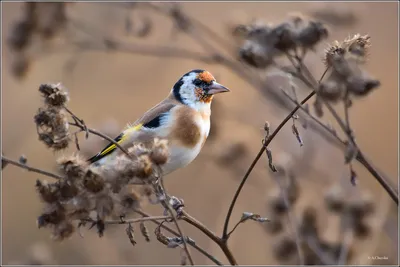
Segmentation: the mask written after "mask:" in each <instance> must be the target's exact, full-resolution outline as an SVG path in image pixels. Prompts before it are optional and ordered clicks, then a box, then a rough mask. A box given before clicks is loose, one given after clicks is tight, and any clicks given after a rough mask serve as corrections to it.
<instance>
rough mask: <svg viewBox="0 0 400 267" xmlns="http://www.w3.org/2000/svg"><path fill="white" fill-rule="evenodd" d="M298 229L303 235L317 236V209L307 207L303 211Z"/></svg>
mask: <svg viewBox="0 0 400 267" xmlns="http://www.w3.org/2000/svg"><path fill="white" fill-rule="evenodd" d="M299 231H300V232H301V234H302V235H304V236H314V237H316V236H318V228H317V211H316V210H315V209H314V208H313V207H307V208H306V209H305V210H304V211H303V214H302V219H301V223H300V226H299Z"/></svg>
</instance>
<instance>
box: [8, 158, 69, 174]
mask: <svg viewBox="0 0 400 267" xmlns="http://www.w3.org/2000/svg"><path fill="white" fill-rule="evenodd" d="M1 162H2V165H3V166H4V165H5V164H4V163H6V164H11V165H14V166H17V167H19V168H22V169H25V170H28V171H30V172H35V173H39V174H42V175H45V176H48V177H51V178H55V179H57V180H60V179H63V177H62V176H60V175H57V174H55V173H51V172H48V171H44V170H41V169H38V168H34V167H30V166H28V165H26V164H22V163H19V162H18V161H15V160H12V159H9V158H7V157H5V156H4V155H1Z"/></svg>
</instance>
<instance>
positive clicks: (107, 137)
mask: <svg viewBox="0 0 400 267" xmlns="http://www.w3.org/2000/svg"><path fill="white" fill-rule="evenodd" d="M69 125H72V126H75V127H78V128H81V130H82V131H85V130H87V131H88V132H89V133H91V134H94V135H97V136H100V137H101V138H103V139H105V140H107V141H109V142H110V143H113V144H114V145H115V146H116V147H118V148H119V149H120V150H121V151H122V152H124V153H125V154H126V155H127V156H128V157H129V158H131V159H132V156H131V155H130V154H129V153H128V151H127V150H126V149H125V148H123V147H122V146H121V145H120V144H118V143H117V142H115V140H114V139H112V138H111V137H109V136H107V135H105V134H103V133H101V132H98V131H96V130H94V129H90V128H87V127H85V126H82V125H80V124H77V123H74V122H70V123H69Z"/></svg>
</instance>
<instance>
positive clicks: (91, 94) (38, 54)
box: [1, 2, 399, 265]
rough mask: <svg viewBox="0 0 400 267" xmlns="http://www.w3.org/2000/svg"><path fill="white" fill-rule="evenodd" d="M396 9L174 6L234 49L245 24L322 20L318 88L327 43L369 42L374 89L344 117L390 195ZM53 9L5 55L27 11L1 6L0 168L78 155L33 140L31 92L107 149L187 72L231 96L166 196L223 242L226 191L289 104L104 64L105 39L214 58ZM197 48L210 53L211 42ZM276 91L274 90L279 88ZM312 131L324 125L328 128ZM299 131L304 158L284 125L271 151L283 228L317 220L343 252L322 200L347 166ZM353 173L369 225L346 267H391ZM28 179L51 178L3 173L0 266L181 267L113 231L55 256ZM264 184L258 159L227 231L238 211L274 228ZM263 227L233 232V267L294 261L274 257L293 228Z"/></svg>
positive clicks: (115, 56) (240, 87)
mask: <svg viewBox="0 0 400 267" xmlns="http://www.w3.org/2000/svg"><path fill="white" fill-rule="evenodd" d="M162 5H163V4H160V5H159V6H162ZM397 7H398V4H397V3H395V2H393V3H369V2H368V3H367V2H365V3H267V2H265V3H181V8H182V12H183V13H184V14H187V15H188V16H190V17H193V18H195V19H197V20H198V21H200V22H201V23H203V24H204V25H206V26H207V27H209V28H210V29H212V30H213V31H215V32H216V33H217V34H218V35H219V36H220V37H222V38H224V39H226V40H228V44H232V45H234V44H236V41H235V38H234V37H233V36H232V32H231V30H232V28H233V27H234V25H236V24H240V23H250V22H251V21H252V20H254V19H261V20H263V21H265V22H271V23H279V22H282V21H284V20H285V19H286V18H287V15H288V14H289V13H291V12H303V13H304V14H307V15H309V16H314V17H315V18H317V19H320V20H322V21H323V22H325V23H326V24H327V25H328V27H329V29H330V35H329V37H328V39H326V40H324V41H322V43H321V45H319V46H318V47H317V48H316V52H315V54H313V55H311V54H310V55H309V56H307V60H306V63H307V64H308V66H310V69H311V71H312V72H313V73H315V76H316V77H319V76H320V75H321V74H322V72H323V70H324V66H323V63H322V60H321V58H322V57H323V53H324V48H326V47H327V45H328V43H330V42H332V41H334V40H343V39H344V38H346V37H348V36H349V35H353V34H355V33H360V34H369V35H370V36H371V40H372V48H371V53H370V54H371V55H370V59H369V63H368V65H367V66H366V68H367V70H368V71H369V72H370V73H371V74H372V75H373V76H374V77H376V78H377V79H379V80H380V81H381V84H382V85H381V86H380V88H378V89H377V90H376V91H374V92H373V93H372V94H371V95H369V96H368V97H366V98H363V99H361V100H359V101H357V102H355V104H354V106H353V107H352V109H351V122H352V125H353V129H354V131H355V134H356V136H357V140H358V144H359V146H360V148H361V149H362V150H363V152H364V153H365V154H366V155H368V158H369V159H370V160H371V161H372V162H373V163H374V165H375V166H377V167H378V168H379V169H380V170H383V171H384V172H385V174H386V175H387V176H388V177H390V178H391V182H392V183H393V184H394V186H395V187H396V188H397V187H398V170H397V163H398V156H397V148H398V143H397V142H398V132H397V130H398V115H397V114H398V103H397V101H398V72H399V70H398V45H399V43H398V8H397ZM46 8H47V9H46ZM52 8H53V9H54V7H51V6H48V7H44V11H43V10H42V11H40V12H44V13H42V14H41V16H40V17H41V20H43V21H42V22H41V23H42V24H43V25H45V26H46V25H47V26H48V27H49V28H52V27H53V28H52V29H50V30H48V31H46V30H44V33H43V34H42V36H41V37H40V36H35V37H34V38H33V40H32V43H31V44H29V48H28V49H27V50H26V51H25V52H24V53H21V52H16V51H15V49H12V47H10V45H9V43H8V40H10V38H12V37H10V36H13V35H15V34H18V33H15V23H16V22H18V21H21V19H23V18H24V16H26V6H24V3H23V2H19V3H12V2H7V3H2V26H3V28H2V34H3V38H2V48H3V50H2V52H3V53H2V60H3V61H2V63H3V64H2V69H1V71H2V77H3V80H2V118H1V120H2V151H3V152H4V153H5V155H6V156H8V157H11V158H14V159H18V158H19V157H20V156H21V155H24V156H25V157H26V158H27V159H28V161H27V163H28V164H30V165H32V166H36V167H40V168H43V169H46V170H51V171H56V166H55V161H56V157H58V156H60V155H62V154H66V155H68V154H71V153H73V152H74V151H75V148H74V147H73V146H71V149H68V150H66V151H64V152H62V153H60V152H57V153H54V152H52V151H50V150H48V149H46V148H45V146H44V145H43V144H42V143H40V142H39V141H38V137H37V134H36V128H35V124H34V122H33V116H34V114H35V112H36V111H37V109H38V108H39V107H40V106H41V105H42V100H41V98H40V95H39V93H38V86H39V85H40V84H41V83H47V82H62V84H63V85H64V86H66V87H67V88H68V89H69V93H70V97H71V101H70V103H69V107H70V109H71V110H73V111H74V113H75V114H77V115H78V116H79V117H81V118H83V119H84V120H85V122H86V123H87V124H88V125H89V126H90V127H92V128H95V129H98V130H101V131H103V132H105V133H106V134H108V135H110V136H116V135H118V133H119V131H120V129H122V128H123V127H124V126H125V125H126V123H128V122H133V121H134V120H136V119H137V118H138V117H139V116H140V115H141V114H142V113H143V112H144V111H146V110H147V109H148V108H150V107H151V106H153V105H155V104H156V103H158V102H159V101H160V100H162V99H163V98H164V97H165V96H166V95H167V94H168V92H169V90H170V88H171V87H172V85H173V84H174V83H175V82H176V81H177V80H178V79H179V77H180V76H181V75H182V74H183V73H185V72H187V71H189V70H191V69H199V68H201V69H207V70H209V71H210V72H211V73H213V74H214V76H215V77H216V78H217V80H218V81H219V82H220V83H222V84H224V85H226V86H227V87H228V88H230V89H231V93H229V94H224V95H218V96H217V97H216V99H215V102H214V103H213V106H212V110H213V116H212V120H213V122H212V129H211V134H210V140H208V142H207V143H206V145H205V147H204V149H203V151H202V152H201V154H200V155H199V157H198V158H197V159H196V160H195V161H194V162H193V163H192V164H190V165H189V166H188V167H186V168H184V169H181V170H179V171H177V172H175V173H173V174H171V175H170V176H169V177H168V179H167V181H166V187H167V188H168V191H169V193H170V194H172V195H174V196H178V197H180V198H183V199H184V200H185V205H186V210H187V211H188V212H189V213H190V214H192V215H193V216H195V217H196V218H198V219H199V220H201V221H202V222H203V223H204V224H206V225H207V226H208V227H209V228H210V229H211V230H213V231H214V232H217V233H221V232H222V226H223V222H224V219H225V216H226V212H227V209H228V206H229V203H230V202H231V200H232V197H233V195H234V192H235V189H236V188H237V186H238V184H239V182H240V179H241V178H242V177H243V175H244V173H245V172H246V169H247V168H248V166H249V165H250V163H251V162H252V160H253V158H254V156H255V155H256V153H257V151H258V150H259V148H260V145H261V140H262V138H263V136H264V131H263V125H264V122H265V121H266V120H267V121H269V122H270V124H271V128H272V129H274V128H275V127H276V126H277V125H278V124H279V122H280V121H281V120H282V119H283V118H284V117H285V116H286V115H287V114H288V112H289V109H288V105H287V103H284V102H282V101H278V100H279V96H278V97H277V96H276V95H274V94H271V92H268V91H262V90H261V89H260V88H256V87H255V86H254V84H250V83H249V82H248V81H246V79H243V77H240V75H238V74H237V73H234V72H232V71H231V70H230V69H228V68H226V67H224V66H223V65H220V64H207V63H205V62H200V61H196V60H192V59H188V58H183V57H172V56H171V57H166V56H161V55H149V54H148V53H141V52H138V53H133V51H106V49H104V46H102V45H101V44H102V43H104V39H105V38H106V37H107V38H108V37H111V36H112V37H113V38H118V40H123V41H124V43H125V44H128V46H127V47H129V44H131V47H132V48H133V50H135V47H136V46H140V47H148V48H149V47H152V46H163V47H167V48H179V47H183V48H186V49H188V50H191V51H197V52H199V53H205V54H206V55H208V56H209V55H210V54H207V53H212V51H211V49H209V50H208V51H204V49H203V47H202V46H201V44H202V42H201V41H197V40H193V38H190V36H187V35H185V34H183V33H181V32H180V31H179V30H178V29H177V26H176V24H174V23H173V21H172V20H171V18H170V17H168V16H165V15H162V14H160V12H156V11H154V10H152V9H148V8H136V7H135V6H131V5H128V4H125V5H124V4H122V3H119V4H118V3H115V4H114V3H80V2H79V3H78V2H77V3H73V4H72V3H71V4H65V5H64V8H65V9H62V11H60V10H59V9H57V8H55V10H56V11H54V10H53V11H52ZM57 10H58V11H57ZM46 12H47V13H46ZM57 12H62V13H61V14H59V13H57ZM64 12H65V13H64ZM64 15H65V16H66V22H65V23H64V25H63V26H62V29H60V30H58V29H57V28H56V26H54V25H58V24H63V23H62V22H61V23H60V22H59V20H60V18H63V16H64ZM128 17H129V18H130V19H128ZM49 25H53V26H52V27H50V26H49ZM60 27H61V26H60ZM44 28H45V27H44ZM51 30H52V31H54V33H53V32H52V31H51ZM53 34H54V36H53V37H51V36H52V35H53ZM14 37H15V36H14ZM50 37H51V38H50ZM200 37H201V38H206V40H211V39H210V38H211V37H210V36H209V35H204V36H199V38H200ZM207 38H209V39H207ZM47 39H49V40H47ZM78 43H81V44H88V45H87V46H86V49H85V47H83V46H81V47H79V46H77V45H76V44H78ZM99 44H100V45H99ZM109 45H110V44H109ZM111 45H112V43H111ZM216 47H217V48H218V49H219V50H218V51H222V53H225V54H227V55H234V53H235V50H232V48H231V47H229V48H228V47H224V46H222V45H219V44H216ZM117 50H118V49H117ZM127 50H129V49H127ZM135 51H136V50H135ZM239 66H241V65H240V64H239ZM243 68H245V67H244V66H243ZM260 75H262V74H260ZM272 80H273V79H272V78H271V83H272ZM273 81H275V82H276V79H275V80H273ZM282 86H284V85H282ZM279 87H280V85H279V84H276V86H275V87H274V88H273V90H275V91H280V89H279ZM306 93H307V91H306V90H305V89H302V88H300V89H299V92H298V95H299V98H300V96H303V95H305V94H306ZM280 97H281V98H282V95H280ZM105 103H107V104H105ZM338 109H339V108H338ZM321 120H322V121H324V123H326V122H331V123H332V125H333V126H335V124H334V123H333V122H332V121H333V120H332V119H331V118H330V117H329V116H325V117H323V118H322V119H321ZM299 130H300V133H301V136H302V138H303V141H304V146H303V147H300V146H299V145H298V143H297V141H296V138H295V137H294V136H293V134H292V130H291V127H290V123H289V124H288V125H287V126H285V127H284V128H283V130H282V131H281V133H280V134H278V136H277V138H275V139H274V141H273V142H272V144H271V149H272V151H273V155H274V161H275V163H276V164H279V165H282V166H284V167H285V169H286V170H290V172H291V173H292V174H293V175H294V176H295V178H296V181H297V185H298V188H299V191H298V199H297V201H296V203H295V206H294V208H293V213H294V216H296V217H297V218H300V217H301V216H302V214H303V213H304V211H305V210H307V209H309V208H310V207H312V208H314V209H315V210H316V214H317V227H318V232H319V234H320V236H321V238H322V239H323V240H324V242H328V243H330V244H339V245H340V244H341V243H342V242H343V235H342V234H341V233H340V232H341V231H340V225H339V224H340V219H339V217H340V216H339V215H337V214H335V213H332V212H331V211H330V210H329V208H327V205H326V204H327V203H326V202H327V201H326V198H325V195H326V194H327V193H329V192H331V191H332V190H333V189H332V188H337V186H338V185H340V187H341V188H343V187H344V188H347V189H349V188H348V187H351V186H350V182H349V170H348V167H347V166H344V164H343V153H342V152H341V150H340V149H339V148H338V147H337V146H334V145H332V144H331V143H330V142H328V141H327V139H326V138H324V137H323V136H322V135H321V133H320V132H315V131H313V130H312V129H311V128H307V129H304V128H302V127H301V126H299ZM83 139H84V138H83V136H82V138H81V147H82V153H85V154H86V155H87V156H91V155H92V154H94V153H96V152H97V150H98V149H101V148H102V146H103V145H104V143H102V142H101V141H98V140H97V139H96V138H95V137H93V136H90V137H89V139H88V140H83ZM354 165H355V166H354V167H355V170H356V172H357V174H358V178H359V185H358V186H357V187H356V188H350V189H349V190H350V191H351V192H353V193H354V192H357V194H359V195H362V196H368V198H367V199H369V201H371V202H372V203H373V206H374V211H373V212H372V214H370V215H369V216H368V217H367V218H366V224H367V225H368V230H366V231H365V233H364V235H363V236H362V237H356V238H354V240H353V242H352V243H351V245H350V247H351V249H352V255H351V258H350V257H349V259H348V261H347V263H349V264H377V265H386V264H396V263H398V258H397V252H398V230H397V229H398V216H397V215H398V213H397V212H398V209H397V206H396V205H394V204H393V201H392V200H391V199H390V198H389V196H388V195H387V194H386V192H385V191H383V190H382V188H381V187H380V185H379V184H378V183H377V182H376V181H375V180H374V179H373V177H372V176H371V175H370V174H369V173H368V172H366V171H365V170H364V169H363V168H362V166H360V164H358V163H354ZM38 178H40V179H47V180H48V179H50V178H46V177H40V176H39V175H37V174H33V173H29V172H27V171H24V170H21V169H18V168H15V167H13V166H7V168H5V169H4V170H3V171H2V204H3V205H2V215H3V217H2V218H3V221H2V237H1V238H2V252H3V254H2V255H3V264H16V263H18V264H29V263H35V262H36V263H37V262H39V263H41V264H69V265H70V264H91V265H105V264H118V265H119V264H124V265H130V264H150V265H156V264H157V265H161V264H163V265H164V264H170V265H171V264H177V263H179V257H180V252H179V250H177V249H175V250H174V249H170V248H166V247H165V246H163V245H162V244H160V243H158V242H157V241H156V240H155V238H154V237H153V238H152V239H153V241H152V242H150V243H146V242H145V241H144V239H143V238H141V237H138V244H137V245H136V246H135V247H132V246H131V244H130V243H129V240H128V239H127V238H126V235H125V231H124V228H123V227H114V228H112V229H110V230H108V231H106V234H105V236H104V237H102V238H99V237H98V236H97V235H96V233H95V230H90V231H89V230H83V231H82V232H83V233H84V238H81V237H80V236H79V235H78V234H75V235H74V236H73V237H72V238H71V239H69V240H66V241H63V242H62V243H58V242H54V241H52V240H51V239H50V231H48V230H47V229H40V230H39V229H37V226H36V222H35V220H36V218H37V216H38V215H39V214H40V213H41V212H42V207H43V205H42V203H41V202H40V201H39V198H38V196H37V193H36V192H35V186H34V185H35V181H36V179H38ZM273 178H274V177H272V175H271V174H270V172H269V170H268V162H267V159H263V160H261V161H260V163H259V164H258V165H257V166H256V168H255V170H254V172H253V173H252V174H251V177H250V179H249V181H248V183H247V184H246V186H245V188H244V190H243V193H242V194H241V196H240V198H239V201H238V203H237V205H236V208H235V211H234V214H233V218H232V223H234V222H236V221H237V220H239V219H240V216H241V213H242V212H244V211H249V212H255V213H258V214H261V215H262V216H265V217H272V213H271V207H272V209H273V208H274V205H275V204H274V201H273V200H274V199H275V198H276V197H275V198H274V196H276V190H277V187H276V183H275V182H274V179H273ZM145 209H146V210H147V211H148V212H150V213H151V214H153V215H158V214H161V212H162V211H161V209H159V208H158V207H154V206H149V207H146V208H145ZM271 219H272V218H271ZM298 220H299V219H298ZM182 225H183V229H184V232H185V234H187V235H190V236H191V237H192V238H193V239H194V240H196V242H197V244H199V245H201V246H202V247H204V248H205V249H206V250H207V251H209V252H210V253H211V254H213V255H215V256H216V257H217V258H219V259H221V260H222V261H224V263H226V260H225V258H224V255H223V253H222V252H221V251H220V249H219V248H218V247H217V246H216V245H215V244H213V243H212V242H211V241H210V240H208V239H207V238H205V237H204V236H203V235H202V234H201V233H200V232H199V231H198V230H196V229H194V228H192V227H190V226H189V225H187V224H185V223H182ZM149 227H150V226H149ZM268 227H270V226H268ZM268 227H266V226H264V225H263V224H259V223H256V222H247V223H246V224H243V225H242V226H241V227H240V228H239V229H238V230H237V231H236V232H235V234H234V236H233V237H232V239H231V240H230V247H231V249H232V251H233V253H234V254H235V255H236V258H237V260H238V262H239V263H240V264H246V265H250V264H258V265H261V264H269V265H272V264H285V263H296V262H295V261H294V262H293V261H290V259H291V258H293V257H294V258H295V257H296V250H294V252H293V251H291V250H290V249H286V250H287V251H286V250H285V248H284V245H282V242H283V241H282V240H284V238H285V237H288V236H289V237H293V233H292V232H291V228H290V227H285V228H284V229H283V230H281V231H279V230H278V231H275V230H271V229H269V228H268ZM150 228H151V227H150ZM151 229H153V228H151ZM138 235H139V234H138ZM285 251H286V252H285ZM192 252H193V255H194V260H195V262H196V263H197V264H211V262H210V261H209V260H208V259H206V258H205V257H204V256H202V255H200V254H199V253H198V252H196V251H194V250H193V249H192ZM285 253H288V254H285ZM292 254H293V255H292ZM280 255H281V256H280ZM282 255H284V256H283V257H282ZM285 255H288V256H285ZM374 257H375V258H374ZM376 257H380V258H379V259H378V258H376ZM282 258H286V259H288V261H285V260H283V259H282Z"/></svg>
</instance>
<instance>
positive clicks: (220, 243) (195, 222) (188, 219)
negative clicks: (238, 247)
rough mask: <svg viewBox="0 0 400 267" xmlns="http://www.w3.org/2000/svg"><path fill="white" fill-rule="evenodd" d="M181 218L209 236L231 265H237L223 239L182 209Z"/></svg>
mask: <svg viewBox="0 0 400 267" xmlns="http://www.w3.org/2000/svg"><path fill="white" fill-rule="evenodd" d="M181 216H182V217H181V218H182V219H183V220H184V221H186V222H187V223H189V224H191V225H193V226H194V227H196V228H197V229H199V230H200V231H201V232H203V233H204V234H205V235H206V236H208V237H209V238H210V239H211V240H212V241H214V242H215V243H216V244H217V245H218V246H219V247H220V248H221V250H222V251H223V252H224V254H225V256H226V258H227V259H228V261H229V263H230V264H232V265H237V262H236V259H235V257H234V256H233V254H232V252H231V251H230V249H229V247H228V246H227V244H226V243H225V242H223V240H222V239H221V238H219V237H218V236H217V235H216V234H214V233H213V232H212V231H211V230H209V229H208V228H207V227H206V226H204V225H203V224H202V223H201V222H200V221H198V220H197V219H196V218H194V217H192V216H191V215H190V214H189V213H187V212H186V211H185V210H183V209H182V211H181Z"/></svg>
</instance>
